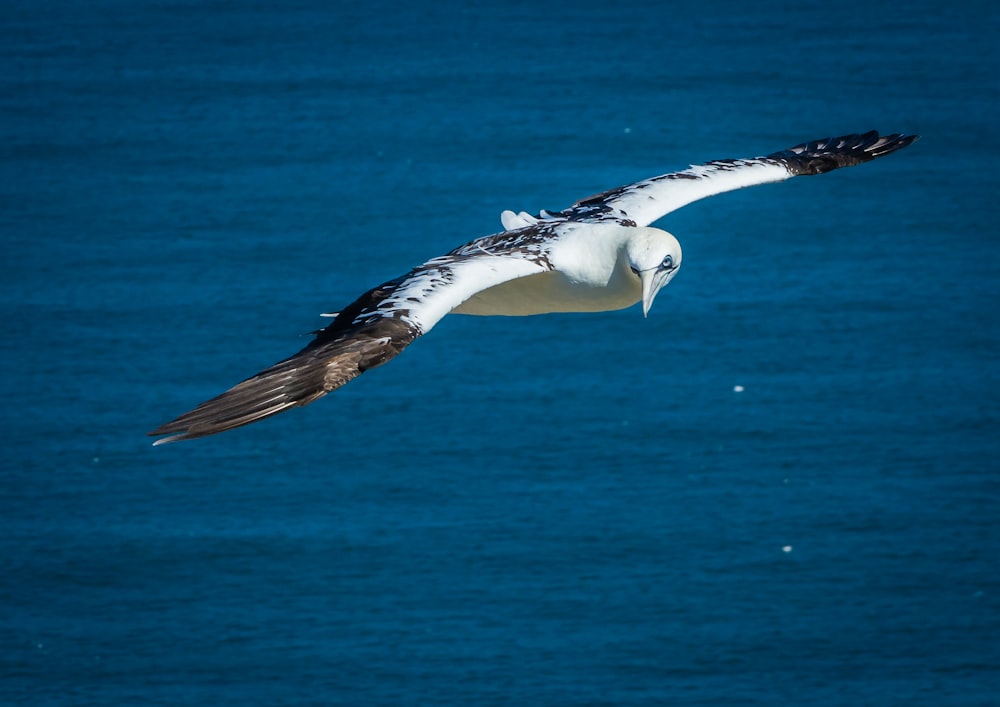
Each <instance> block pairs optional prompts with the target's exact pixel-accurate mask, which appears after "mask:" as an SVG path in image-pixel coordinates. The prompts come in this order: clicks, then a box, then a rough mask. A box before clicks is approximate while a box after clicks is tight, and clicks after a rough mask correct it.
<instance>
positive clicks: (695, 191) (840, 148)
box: [501, 131, 918, 227]
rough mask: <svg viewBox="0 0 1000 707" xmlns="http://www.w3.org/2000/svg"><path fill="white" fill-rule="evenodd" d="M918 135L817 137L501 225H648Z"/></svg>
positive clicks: (891, 148) (896, 146) (858, 159)
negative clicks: (708, 201)
mask: <svg viewBox="0 0 1000 707" xmlns="http://www.w3.org/2000/svg"><path fill="white" fill-rule="evenodd" d="M917 138H918V136H917V135H902V134H893V135H885V136H880V135H879V134H878V133H877V132H875V131H872V132H868V133H863V134H856V135H844V136H842V137H834V138H822V139H820V140H813V141H811V142H806V143H802V144H801V145H796V146H795V147H791V148H789V149H787V150H782V151H781V152H774V153H772V154H770V155H766V156H764V157H753V158H750V159H735V160H713V161H711V162H706V163H705V164H700V165H692V166H691V167H688V168H687V169H684V170H681V171H679V172H671V173H669V174H662V175H660V176H658V177H652V178H650V179H644V180H642V181H640V182H635V183H634V184H626V185H625V186H622V187H618V188H616V189H611V190H609V191H606V192H602V193H600V194H595V195H594V196H591V197H587V198H586V199H581V200H580V201H578V202H576V203H575V204H573V206H571V207H570V208H568V209H565V210H563V211H558V212H548V211H542V212H541V213H540V214H538V215H537V216H531V215H529V214H527V213H525V212H523V211H522V212H521V213H519V214H515V213H514V212H512V211H505V212H504V213H503V214H501V221H502V222H503V224H504V226H505V227H508V224H510V225H511V226H515V227H521V226H523V225H527V224H529V223H539V222H545V221H553V220H570V221H605V220H614V221H618V222H620V223H622V224H624V225H628V226H648V225H649V224H651V223H653V222H654V221H656V220H657V219H659V218H662V217H663V216H665V215H667V214H669V213H670V212H672V211H676V210H677V209H679V208H681V207H682V206H686V205H688V204H690V203H691V202H693V201H698V200H699V199H704V198H706V197H709V196H714V195H716V194H722V193H723V192H727V191H732V190H734V189H742V188H743V187H750V186H754V185H757V184H768V183H770V182H781V181H784V180H786V179H791V178H792V177H797V176H800V175H811V174H823V173H824V172H830V171H832V170H835V169H839V168H840V167H851V166H853V165H856V164H862V163H863V162H870V161H871V160H874V159H876V158H878V157H882V156H883V155H887V154H889V153H891V152H895V151H896V150H900V149H902V148H904V147H906V146H907V145H909V144H911V143H912V142H914V141H915V140H916V139H917Z"/></svg>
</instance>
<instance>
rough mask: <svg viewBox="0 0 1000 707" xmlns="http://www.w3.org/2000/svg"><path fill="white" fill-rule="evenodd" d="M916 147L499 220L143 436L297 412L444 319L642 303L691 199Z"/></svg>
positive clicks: (888, 140) (766, 161)
mask: <svg viewBox="0 0 1000 707" xmlns="http://www.w3.org/2000/svg"><path fill="white" fill-rule="evenodd" d="M916 139H917V136H915V135H909V136H907V135H899V134H897V135H887V136H884V137H883V136H879V135H878V133H876V132H870V133H864V134H860V135H847V136H844V137H839V138H824V139H821V140H814V141H812V142H808V143H803V144H801V145H797V146H796V147H793V148H790V149H788V150H784V151H781V152H775V153H773V154H770V155H767V156H765V157H756V158H752V159H736V160H714V161H712V162H707V163H705V164H702V165H696V166H692V167H689V168H688V169H685V170H681V171H679V172H671V173H669V174H664V175H661V176H658V177H653V178H651V179H645V180H642V181H640V182H635V183H633V184H628V185H625V186H622V187H618V188H616V189H612V190H610V191H606V192H602V193H601V194H597V195H595V196H592V197H589V198H586V199H582V200H580V201H578V202H577V203H575V204H574V205H573V206H571V207H570V208H568V209H565V210H563V211H557V212H552V211H541V212H539V213H538V214H537V215H531V214H529V213H527V212H524V211H522V212H520V213H515V212H513V211H504V212H503V213H502V214H501V215H500V219H501V223H502V224H503V227H504V228H505V229H506V230H505V231H503V232H500V233H496V234H493V235H491V236H484V237H482V238H477V239H475V240H473V241H470V242H469V243H466V244H465V245H463V246H460V247H459V248H456V249H455V250H453V251H451V252H449V253H447V254H445V255H442V256H440V257H436V258H432V259H431V260H428V261H427V262H425V263H423V264H422V265H419V266H418V267H416V268H414V269H413V270H411V271H410V272H409V273H407V274H406V275H403V276H401V277H398V278H395V279H393V280H389V281H388V282H385V283H383V284H382V285H379V286H378V287H375V288H372V289H371V290H369V291H368V292H366V293H364V294H363V295H361V297H359V298H358V299H357V300H355V301H354V302H353V303H352V304H350V305H349V306H347V307H345V308H343V309H342V310H341V311H339V312H337V313H336V314H335V315H334V319H333V322H331V323H330V324H329V326H327V327H325V328H324V329H322V330H320V331H319V332H318V333H317V335H316V338H315V339H314V340H313V341H312V342H311V343H310V344H309V345H308V346H306V347H305V348H303V349H302V350H301V351H299V352H298V353H296V354H295V355H293V356H291V357H290V358H287V359H285V360H284V361H280V362H278V363H276V364H275V365H273V366H271V367H270V368H267V369H265V370H263V371H261V372H260V373H258V374H257V375H255V376H253V377H251V378H248V379H247V380H245V381H243V382H242V383H239V384H238V385H236V386H234V387H233V388H231V389H229V390H227V391H226V392H225V393H223V394H221V395H219V396H217V397H215V398H212V399H211V400H208V401H206V402H204V403H202V404H201V405H199V406H198V407H197V408H195V409H194V410H192V411H191V412H188V413H185V414H184V415H181V416H180V417H178V418H177V419H176V420H173V421H172V422H168V423H167V424H165V425H162V426H160V427H159V428H157V429H155V430H153V431H152V432H150V434H152V435H170V436H168V437H165V438H163V439H160V440H158V441H157V442H156V443H157V444H160V443H162V442H169V441H174V440H179V439H192V438H196V437H204V436H206V435H211V434H215V433H217V432H222V431H224V430H228V429H232V428H234V427H239V426H241V425H245V424H248V423H250V422H255V421H256V420H260V419H263V418H265V417H270V416H271V415H274V414H277V413H279V412H281V411H283V410H286V409H288V408H290V407H295V406H300V405H306V404H308V403H310V402H312V401H313V400H316V399H318V398H320V397H322V396H324V395H326V394H327V393H328V392H330V391H332V390H335V389H336V388H339V387H340V386H342V385H344V384H345V383H347V382H349V381H350V380H353V379H354V378H356V377H357V376H359V375H361V374H362V373H363V372H365V371H366V370H368V369H370V368H374V367H376V366H379V365H382V364H383V363H385V362H387V361H389V360H390V359H392V358H394V357H395V356H396V355H398V354H399V352H400V351H402V350H403V349H404V348H405V347H406V346H408V345H409V344H410V343H412V342H413V341H414V340H415V339H416V338H417V337H418V336H421V335H422V334H426V333H427V332H428V331H430V330H431V329H432V328H433V327H434V325H435V324H437V322H438V321H440V320H441V318H442V317H444V316H445V315H446V314H448V313H450V312H456V313H460V314H475V315H507V316H523V315H531V314H541V313H545V312H598V311H605V310H614V309H624V308H626V307H630V306H632V305H633V304H635V303H636V302H640V301H641V302H642V308H643V314H646V313H648V311H649V308H650V306H651V305H652V303H653V300H654V298H655V297H656V294H657V292H659V291H660V289H662V288H663V287H664V286H665V285H666V284H667V283H668V282H669V281H670V280H671V278H673V276H674V275H675V274H676V273H677V270H678V268H679V267H680V264H681V257H682V254H681V247H680V244H679V243H678V242H677V239H676V238H674V236H673V235H671V234H670V233H667V232H666V231H663V230H661V229H658V228H652V227H650V226H649V224H651V223H653V222H654V221H656V220H657V219H659V218H661V217H663V216H665V215H666V214H668V213H670V212H671V211H674V210H676V209H679V208H681V207H682V206H684V205H686V204H689V203H691V202H693V201H696V200H698V199H703V198H705V197H708V196H712V195H714V194H720V193H722V192H727V191H732V190H733V189H740V188H742V187H747V186H753V185H756V184H766V183H768V182H779V181H783V180H785V179H789V178H791V177H795V176H799V175H810V174H821V173H824V172H829V171H831V170H834V169H837V168H839V167H847V166H851V165H856V164H861V163H862V162H868V161H871V160H873V159H876V158H878V157H881V156H882V155H886V154H889V153H890V152H894V151H896V150H899V149H902V148H904V147H906V146H907V145H910V144H911V143H912V142H913V141H914V140H916Z"/></svg>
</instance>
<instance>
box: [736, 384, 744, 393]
mask: <svg viewBox="0 0 1000 707" xmlns="http://www.w3.org/2000/svg"><path fill="white" fill-rule="evenodd" d="M743 390H744V388H743V386H742V385H734V386H733V392H734V393H742V392H743Z"/></svg>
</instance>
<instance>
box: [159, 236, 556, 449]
mask: <svg viewBox="0 0 1000 707" xmlns="http://www.w3.org/2000/svg"><path fill="white" fill-rule="evenodd" d="M539 230H544V229H539ZM503 235H506V236H508V237H507V238H504V239H498V240H496V241H495V242H492V241H489V240H488V239H480V240H481V242H483V243H487V244H488V245H489V246H490V248H489V250H487V249H485V248H484V247H481V246H478V247H470V246H464V247H463V248H459V249H456V250H455V251H452V252H451V253H449V254H448V255H445V256H442V257H440V258H434V259H433V260H429V261H427V262H426V263H424V264H423V265H421V266H419V267H417V268H414V269H413V270H411V271H410V272H409V273H408V274H406V275H404V276H402V277H399V278H396V279H395V280H390V281H389V282H386V283H384V284H382V285H379V286H378V287H376V288H374V289H371V290H369V291H368V292H366V293H365V294H363V295H362V296H361V297H359V298H358V299H357V300H356V301H355V302H354V303H353V304H351V305H350V306H349V307H346V308H345V309H343V310H341V311H340V312H339V313H338V314H337V316H336V318H335V319H334V320H333V322H332V323H331V324H330V325H329V326H327V327H326V328H324V329H321V330H320V331H319V332H317V334H316V338H315V339H314V340H313V341H312V342H311V343H309V345H307V346H306V347H305V348H304V349H302V350H301V351H299V352H298V353H296V354H295V355H294V356H291V357H290V358H287V359H285V360H284V361H280V362H278V363H276V364H274V365H273V366H271V367H270V368H267V369H265V370H263V371H261V372H260V373H258V374H257V375H255V376H253V377H251V378H248V379H247V380H245V381H243V382H242V383H239V384H237V385H236V386H234V387H232V388H230V389H229V390H227V391H226V392H225V393H222V394H221V395H219V396H217V397H215V398H212V399H211V400H208V401H206V402H204V403H202V404H201V405H199V406H198V407H197V408H195V409H194V410H192V411H191V412H188V413H185V414H183V415H181V416H180V417H178V418H177V419H176V420H173V421H172V422H168V423H167V424H165V425H162V426H160V427H158V428H157V429H155V430H153V431H152V432H150V433H149V434H150V435H153V436H157V435H170V436H169V437H165V438H163V439H159V440H157V441H156V442H155V444H162V443H164V442H173V441H177V440H182V439H194V438H197V437H205V436H207V435H212V434H216V433H218V432H224V431H226V430H230V429H233V428H234V427H240V426H242V425H247V424H250V423H251V422H256V421H257V420H262V419H264V418H266V417H270V416H271V415H276V414H277V413H279V412H282V411H284V410H287V409H288V408H291V407H297V406H301V405H308V404H309V403H311V402H313V401H314V400H318V399H319V398H321V397H323V396H324V395H326V394H327V393H329V392H330V391H333V390H336V389H337V388H339V387H340V386H342V385H344V384H345V383H348V382H349V381H351V380H353V379H355V378H357V377H358V376H360V375H361V374H362V373H364V372H365V371H367V370H368V369H370V368H375V367H376V366H380V365H382V364H383V363H386V362H387V361H389V360H391V359H392V358H394V357H395V356H397V355H398V354H399V353H400V352H401V351H402V350H403V349H404V348H406V347H407V346H408V345H409V344H410V343H412V342H413V341H414V340H415V339H416V338H417V337H418V336H420V335H421V334H426V333H427V332H428V331H430V330H431V328H432V327H433V326H434V325H435V324H437V322H438V321H439V320H440V319H441V318H442V317H444V316H445V315H446V314H447V313H448V312H450V311H451V310H453V309H454V308H455V307H457V306H458V305H460V304H461V303H462V302H464V301H465V300H466V299H468V298H469V297H471V296H472V295H474V294H476V293H477V292H479V291H480V290H484V289H487V288H489V287H493V286H494V285H498V284H500V283H502V282H506V281H508V280H513V279H516V278H520V277H527V276H529V275H535V274H538V273H541V272H545V271H546V270H549V269H551V266H550V264H549V263H548V260H547V258H546V257H545V253H544V252H543V249H542V248H541V246H540V243H541V240H540V239H539V238H538V234H536V233H534V231H533V229H525V232H524V233H522V234H521V236H522V237H521V238H520V239H512V238H510V237H509V236H510V235H511V234H503ZM470 245H471V244H470ZM500 255H502V256H503V257H496V256H500Z"/></svg>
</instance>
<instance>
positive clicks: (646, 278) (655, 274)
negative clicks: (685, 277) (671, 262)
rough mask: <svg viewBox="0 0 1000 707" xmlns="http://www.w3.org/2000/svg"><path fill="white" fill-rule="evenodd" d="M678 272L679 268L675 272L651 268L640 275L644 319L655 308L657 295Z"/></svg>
mask: <svg viewBox="0 0 1000 707" xmlns="http://www.w3.org/2000/svg"><path fill="white" fill-rule="evenodd" d="M676 272H677V268H674V269H673V270H664V269H662V268H650V269H649V270H643V271H641V272H640V273H639V280H640V281H641V282H642V316H643V317H644V318H645V317H646V315H648V314H649V310H650V308H651V307H652V306H653V300H654V299H656V293H657V292H659V291H660V290H661V289H662V288H663V286H664V285H666V284H667V283H668V282H670V280H671V278H673V276H674V273H676Z"/></svg>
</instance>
